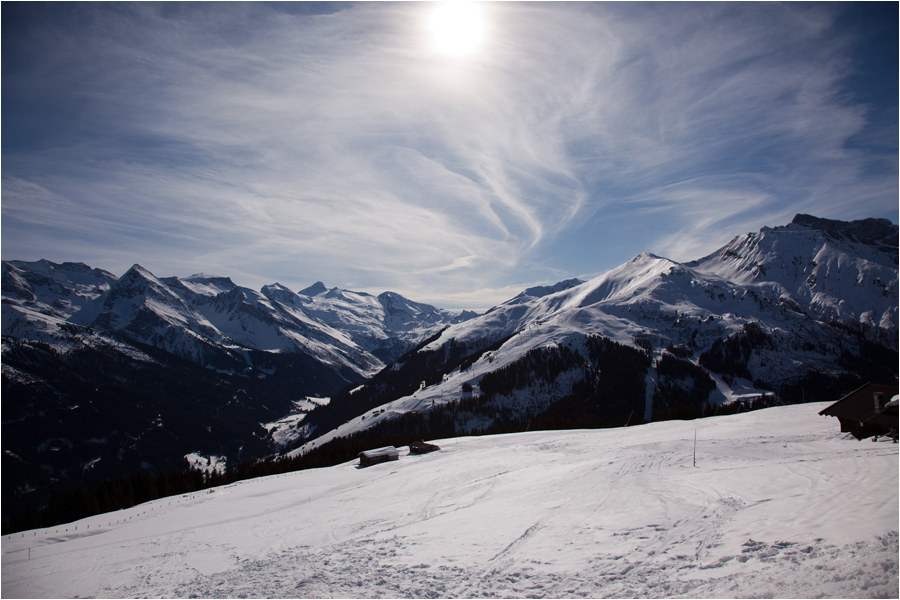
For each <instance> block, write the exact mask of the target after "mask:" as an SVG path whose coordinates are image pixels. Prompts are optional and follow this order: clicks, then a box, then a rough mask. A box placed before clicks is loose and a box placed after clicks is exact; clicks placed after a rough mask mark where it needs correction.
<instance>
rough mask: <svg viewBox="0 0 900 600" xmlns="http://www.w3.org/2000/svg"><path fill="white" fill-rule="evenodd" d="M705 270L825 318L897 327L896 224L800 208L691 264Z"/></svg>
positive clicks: (690, 264)
mask: <svg viewBox="0 0 900 600" xmlns="http://www.w3.org/2000/svg"><path fill="white" fill-rule="evenodd" d="M688 265H689V266H691V267H693V268H694V269H695V270H697V271H698V272H700V273H708V274H715V275H716V276H718V277H720V278H723V279H727V280H730V281H734V282H737V283H740V284H742V285H746V286H748V287H750V286H753V287H757V288H761V289H763V290H765V291H766V292H767V293H768V295H769V296H770V297H772V298H773V299H775V298H777V301H778V302H779V303H781V304H785V305H788V306H790V307H792V308H794V309H795V310H801V311H803V312H805V313H807V314H809V315H810V316H812V317H814V318H815V319H817V320H820V321H838V322H841V323H844V324H847V325H850V326H859V325H865V326H870V327H876V328H881V329H888V330H890V329H894V330H896V328H897V325H898V321H897V311H898V290H897V227H896V226H895V225H892V224H891V223H890V222H889V221H887V220H884V219H881V220H879V219H866V220H863V221H854V222H852V223H845V222H840V221H829V220H826V219H818V218H816V217H812V216H810V215H797V216H796V217H795V218H794V220H793V222H791V224H789V225H787V226H785V227H776V228H775V229H768V228H763V229H762V230H761V231H760V232H759V233H758V234H746V235H743V236H738V237H736V238H735V239H734V240H732V241H731V242H729V243H728V244H727V245H726V246H725V247H723V248H722V249H720V250H718V251H717V252H715V253H714V254H712V255H710V256H707V257H706V258H703V259H700V260H699V261H696V262H694V263H688Z"/></svg>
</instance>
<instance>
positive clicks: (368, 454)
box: [359, 446, 400, 458]
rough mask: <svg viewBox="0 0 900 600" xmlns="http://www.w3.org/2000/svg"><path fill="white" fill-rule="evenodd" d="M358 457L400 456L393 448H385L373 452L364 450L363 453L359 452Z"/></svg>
mask: <svg viewBox="0 0 900 600" xmlns="http://www.w3.org/2000/svg"><path fill="white" fill-rule="evenodd" d="M359 456H365V457H366V458H376V457H379V456H400V451H399V450H397V449H396V448H394V447H393V446H385V447H384V448H376V449H374V450H366V451H365V452H360V453H359Z"/></svg>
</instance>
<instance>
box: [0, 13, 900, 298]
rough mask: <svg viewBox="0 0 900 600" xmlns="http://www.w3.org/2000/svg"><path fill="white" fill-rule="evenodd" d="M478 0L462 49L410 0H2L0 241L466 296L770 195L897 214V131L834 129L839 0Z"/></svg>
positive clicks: (749, 211)
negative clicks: (868, 139) (884, 135)
mask: <svg viewBox="0 0 900 600" xmlns="http://www.w3.org/2000/svg"><path fill="white" fill-rule="evenodd" d="M483 8H484V12H485V17H486V19H487V23H488V27H487V35H486V41H485V44H484V46H483V48H482V50H481V52H480V53H479V54H477V55H475V56H473V57H469V58H467V59H463V60H457V59H448V58H446V57H442V56H439V55H437V54H436V53H435V52H434V51H433V50H432V49H431V47H430V44H429V41H428V39H427V28H426V27H425V24H424V23H425V20H426V17H427V13H428V11H429V10H430V9H431V7H430V6H429V5H428V4H418V3H396V4H394V3H371V4H366V3H363V4H360V5H346V6H345V5H340V6H329V5H314V4H313V5H305V4H304V5H299V6H295V5H274V6H272V5H255V4H232V3H227V4H200V5H172V6H169V5H165V4H164V5H149V4H148V5H145V4H110V5H106V4H79V5H75V6H68V7H62V8H60V7H53V6H51V7H50V8H49V9H47V10H50V11H51V12H52V14H51V15H50V16H51V17H52V18H43V19H39V18H37V16H36V15H35V14H33V13H28V12H27V11H26V12H25V13H24V16H19V17H18V18H20V19H22V22H21V23H20V24H21V25H23V27H21V28H20V29H18V30H17V33H16V34H15V35H12V36H10V35H8V34H7V32H6V31H4V52H3V60H4V64H3V69H4V75H5V78H4V95H3V108H4V110H3V125H4V126H5V127H4V134H3V135H4V140H3V141H4V145H3V159H4V173H3V175H4V180H3V196H4V198H3V233H4V236H3V254H4V257H5V258H7V257H9V258H25V259H36V258H40V257H41V256H45V255H46V256H47V258H51V259H57V260H87V257H91V260H94V257H96V260H97V261H98V264H96V265H95V266H101V267H104V268H107V269H110V270H114V271H116V270H118V271H119V272H121V271H122V270H124V268H127V266H128V264H130V263H131V262H135V261H140V262H142V264H144V265H145V266H147V267H148V268H150V269H151V270H158V271H161V274H164V275H168V274H187V273H189V272H195V271H201V270H202V271H206V272H210V271H218V272H222V273H225V274H229V275H233V276H234V277H235V279H236V280H239V282H240V283H243V284H245V285H261V284H262V283H270V282H272V281H275V280H278V281H281V282H282V283H284V284H286V285H291V286H293V287H295V288H297V287H301V286H305V285H307V284H308V283H311V282H312V281H315V280H317V279H323V280H326V281H327V282H328V283H329V284H330V285H340V286H342V287H349V288H353V289H368V290H372V291H380V290H384V289H394V290H396V291H400V292H402V293H405V294H407V295H410V296H411V297H413V298H416V299H420V300H428V301H433V302H436V303H439V304H440V303H442V299H446V300H447V301H448V302H450V303H452V304H454V305H468V306H489V305H491V304H493V303H496V302H499V301H502V300H503V299H505V297H506V296H505V294H507V293H508V290H509V289H511V288H517V287H519V286H526V285H531V284H532V283H537V282H547V281H548V280H551V279H552V278H554V277H569V276H572V275H577V274H584V273H590V272H597V271H601V270H605V269H607V268H611V267H613V266H615V265H616V264H618V262H622V261H623V260H627V259H628V258H630V256H631V255H633V254H636V253H637V252H640V251H644V250H653V251H660V250H664V251H666V252H671V253H672V256H671V257H672V258H675V259H678V260H688V259H691V258H696V257H697V255H690V253H692V252H700V253H702V252H706V251H709V250H712V249H713V247H714V245H715V244H718V243H720V240H722V239H728V238H730V237H732V236H733V235H735V234H737V233H742V232H743V231H745V230H752V229H753V228H758V226H761V225H777V224H781V223H783V222H785V219H789V218H790V216H792V214H793V212H813V213H816V214H821V215H822V216H828V217H833V218H859V217H863V216H891V215H896V210H897V206H896V203H895V199H896V191H897V177H896V147H894V148H893V149H890V148H889V149H888V150H887V151H885V150H884V148H881V149H880V150H879V151H878V152H876V151H873V150H872V149H870V148H866V147H851V145H850V144H848V140H850V139H860V136H861V135H862V134H863V133H865V132H866V131H869V130H871V128H872V127H873V126H874V125H873V123H872V122H871V114H872V113H871V111H870V110H869V109H868V108H867V106H866V105H865V104H864V103H863V102H861V101H857V100H855V99H854V98H852V97H850V96H848V94H847V89H846V81H847V79H848V77H851V76H852V75H853V73H855V72H856V71H857V70H858V69H859V65H858V64H855V63H854V61H853V49H854V48H855V47H856V45H858V44H859V43H860V39H861V38H860V37H859V35H857V34H856V33H855V32H854V31H852V30H849V29H847V28H844V27H842V26H841V22H840V21H839V16H840V10H841V8H840V7H832V6H828V5H826V6H821V5H815V6H805V5H794V4H788V5H781V4H749V5H748V4H739V5H732V4H687V5H674V6H670V5H668V4H631V3H629V4H625V5H620V4H606V3H603V4H580V3H579V4H571V5H569V4H541V3H525V4H518V3H496V4H487V5H484V7H483ZM294 9H299V12H297V11H294ZM9 10H10V11H11V10H12V9H9ZM292 11H293V12H292ZM17 15H19V13H16V14H12V13H10V15H8V14H7V9H6V8H5V7H4V23H5V24H6V23H7V22H8V21H9V19H8V18H7V17H8V16H10V17H16V16H17ZM14 21H15V19H14ZM11 57H12V58H11ZM894 75H896V72H894ZM11 115H12V116H11ZM894 127H895V128H896V122H895V123H894ZM854 136H855V138H854ZM885 152H887V154H888V155H890V154H891V153H893V157H894V167H893V171H892V170H891V168H890V167H885V166H884V165H885V161H884V158H885V157H884V154H885ZM889 164H890V161H888V165H889ZM894 218H896V217H895V216H894ZM52 232H57V233H58V232H65V235H64V236H62V237H60V236H59V235H56V236H54V235H53V233H52ZM104 257H105V258H104ZM466 290H481V291H479V292H475V291H472V292H470V293H468V294H463V295H462V296H460V293H461V292H464V291H466ZM492 290H493V291H492ZM444 304H446V302H444Z"/></svg>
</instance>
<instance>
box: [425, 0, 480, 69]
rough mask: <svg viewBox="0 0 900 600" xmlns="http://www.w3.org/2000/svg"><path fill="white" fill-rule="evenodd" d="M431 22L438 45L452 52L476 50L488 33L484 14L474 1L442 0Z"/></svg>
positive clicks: (447, 52) (434, 41) (441, 48)
mask: <svg viewBox="0 0 900 600" xmlns="http://www.w3.org/2000/svg"><path fill="white" fill-rule="evenodd" d="M429 25H430V27H431V40H432V43H433V44H434V47H435V49H436V50H437V51H438V52H441V53H442V54H447V55H449V56H464V55H466V54H471V53H473V52H475V50H477V49H478V46H479V45H481V41H482V38H483V37H484V18H483V17H482V15H481V8H480V7H479V6H478V5H477V4H475V3H474V2H462V1H456V2H454V1H451V2H442V3H441V4H440V5H438V6H437V8H435V9H434V11H433V12H432V14H431V21H430V23H429Z"/></svg>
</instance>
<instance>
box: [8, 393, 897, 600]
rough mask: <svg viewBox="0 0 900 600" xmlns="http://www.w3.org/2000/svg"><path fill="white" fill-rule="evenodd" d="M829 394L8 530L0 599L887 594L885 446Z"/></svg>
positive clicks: (891, 529) (461, 445)
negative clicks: (832, 412) (844, 416)
mask: <svg viewBox="0 0 900 600" xmlns="http://www.w3.org/2000/svg"><path fill="white" fill-rule="evenodd" d="M824 406H825V404H821V403H819V404H807V405H799V406H790V407H778V408H773V409H768V410H763V411H757V412H753V413H745V414H739V415H734V416H728V417H715V418H711V419H703V420H698V421H692V422H682V421H670V422H661V423H651V424H648V425H641V426H637V427H630V428H622V429H608V430H577V431H558V432H544V431H541V432H529V433H521V434H513V435H503V436H489V437H470V438H456V439H449V440H439V445H440V447H441V450H440V451H439V452H434V453H431V454H425V455H408V454H407V453H406V449H405V448H403V449H402V450H403V452H402V453H401V454H402V455H401V457H400V460H399V461H397V462H389V463H383V464H379V465H375V466H372V467H368V468H364V469H362V468H359V467H358V466H357V461H353V462H351V463H346V464H342V465H338V466H335V467H331V468H326V469H317V470H311V471H304V472H297V473H292V474H289V475H281V476H273V477H269V478H264V479H257V480H252V481H246V482H242V483H238V484H234V485H230V486H226V487H222V488H218V489H215V490H214V491H207V492H204V493H199V494H195V495H193V496H191V497H187V496H184V497H174V498H165V499H161V500H158V501H155V502H152V503H148V504H144V505H141V506H137V507H134V508H132V509H129V510H123V511H119V512H117V513H110V514H105V515H100V516H96V517H92V518H89V519H84V520H82V521H79V522H78V523H73V524H69V525H64V526H60V527H58V528H55V527H54V528H51V529H49V530H43V529H42V530H38V531H29V532H25V533H24V534H22V533H20V534H14V535H12V536H4V538H3V541H2V556H3V562H2V594H3V596H4V597H23V598H24V597H77V596H82V597H84V596H96V597H145V596H149V597H192V596H201V597H245V596H246V597H283V598H291V597H313V598H324V597H344V598H375V597H418V598H429V597H498V596H500V597H538V598H539V597H554V598H555V597H723V598H733V597H893V598H896V597H897V596H898V536H897V531H898V528H900V527H898V481H897V480H898V445H897V444H893V443H891V442H890V441H885V440H880V441H878V442H876V443H873V442H872V441H870V440H865V441H862V442H857V441H856V440H853V439H852V438H848V437H847V436H846V435H844V434H840V433H839V432H838V430H839V426H838V422H837V419H834V418H831V417H821V416H819V415H818V414H817V413H818V411H819V410H821V409H822V408H824ZM695 432H696V440H697V441H696V466H694V435H695ZM76 527H77V529H76ZM29 553H30V560H29Z"/></svg>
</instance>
